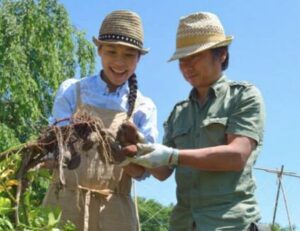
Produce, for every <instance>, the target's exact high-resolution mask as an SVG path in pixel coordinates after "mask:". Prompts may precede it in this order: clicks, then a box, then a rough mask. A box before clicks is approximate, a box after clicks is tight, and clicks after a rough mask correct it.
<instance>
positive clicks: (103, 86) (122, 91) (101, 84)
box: [97, 75, 129, 96]
mask: <svg viewBox="0 0 300 231" xmlns="http://www.w3.org/2000/svg"><path fill="white" fill-rule="evenodd" d="M97 83H98V85H99V88H100V90H101V92H103V94H104V95H116V96H122V95H124V94H128V93H129V86H128V81H126V82H125V83H124V84H122V85H121V86H119V87H118V88H117V89H116V91H114V92H109V90H108V87H107V83H106V82H105V81H103V79H102V78H101V76H100V75H98V76H97Z"/></svg>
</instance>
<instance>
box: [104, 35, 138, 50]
mask: <svg viewBox="0 0 300 231" xmlns="http://www.w3.org/2000/svg"><path fill="white" fill-rule="evenodd" d="M98 39H99V40H101V41H106V40H116V41H122V42H126V43H130V44H132V45H135V46H137V47H139V48H140V49H142V48H143V43H142V42H141V41H138V40H136V39H134V38H130V37H128V36H125V35H119V34H103V35H99V37H98Z"/></svg>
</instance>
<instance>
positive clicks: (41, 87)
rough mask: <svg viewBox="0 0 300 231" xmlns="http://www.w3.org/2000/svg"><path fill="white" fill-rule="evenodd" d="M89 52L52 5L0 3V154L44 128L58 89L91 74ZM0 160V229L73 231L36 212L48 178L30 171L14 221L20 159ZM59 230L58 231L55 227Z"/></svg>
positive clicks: (35, 0) (25, 0)
mask: <svg viewBox="0 0 300 231" xmlns="http://www.w3.org/2000/svg"><path fill="white" fill-rule="evenodd" d="M94 68H95V48H94V46H93V45H92V43H90V42H88V41H87V40H86V39H85V37H84V33H83V32H81V31H78V30H77V29H76V28H74V27H73V26H72V25H71V23H70V20H69V17H68V14H67V12H66V10H65V9H64V7H63V6H62V5H61V4H59V3H58V1H57V0H0V153H1V152H2V151H4V150H7V149H10V148H13V147H15V146H18V145H21V144H22V143H25V142H28V141H29V140H32V139H34V138H35V137H36V136H37V135H38V134H39V133H40V132H41V128H42V127H43V126H45V125H47V123H48V118H49V116H50V114H51V108H52V104H53V100H54V95H55V92H56V90H57V88H58V86H59V84H60V83H61V82H62V81H63V80H65V79H67V78H70V77H74V76H75V73H80V76H84V75H88V74H91V73H93V72H94ZM17 154H18V153H16V155H12V156H11V157H9V158H6V159H5V158H4V159H3V158H2V159H0V231H1V230H74V227H73V225H72V224H70V223H69V224H66V225H64V226H59V220H60V213H59V211H54V210H46V209H44V208H43V209H42V208H40V207H39V206H40V204H41V202H42V199H43V197H44V194H45V191H46V190H47V187H48V183H49V179H50V173H49V172H47V171H38V172H34V171H32V172H30V173H28V174H27V175H26V176H24V178H23V179H22V182H23V181H24V182H25V186H26V188H25V189H24V190H25V191H24V193H23V196H22V198H21V199H22V201H21V202H22V203H20V209H19V213H20V214H19V220H20V224H19V226H18V227H16V223H15V222H14V216H15V214H14V213H15V211H14V209H13V207H14V205H15V203H16V196H15V194H16V186H17V185H19V184H20V182H18V181H17V180H15V179H16V177H15V176H16V171H17V169H18V166H19V164H20V160H21V158H20V155H17ZM57 227H59V228H57Z"/></svg>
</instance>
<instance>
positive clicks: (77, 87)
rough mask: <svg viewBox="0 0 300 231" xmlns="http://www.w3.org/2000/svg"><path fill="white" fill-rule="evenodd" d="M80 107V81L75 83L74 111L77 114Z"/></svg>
mask: <svg viewBox="0 0 300 231" xmlns="http://www.w3.org/2000/svg"><path fill="white" fill-rule="evenodd" d="M81 106H82V101H81V92H80V81H78V82H77V83H76V109H75V111H76V112H77V111H78V110H79V108H80V107H81Z"/></svg>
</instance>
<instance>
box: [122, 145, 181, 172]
mask: <svg viewBox="0 0 300 231" xmlns="http://www.w3.org/2000/svg"><path fill="white" fill-rule="evenodd" d="M137 147H138V153H137V155H136V156H135V157H132V158H127V159H128V160H129V162H131V163H135V164H138V165H141V166H143V167H145V168H157V167H161V166H168V165H177V164H178V155H179V150H178V149H174V148H171V147H167V146H165V145H162V144H140V143H138V144H137Z"/></svg>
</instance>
